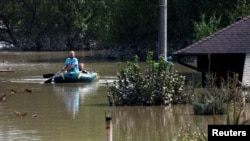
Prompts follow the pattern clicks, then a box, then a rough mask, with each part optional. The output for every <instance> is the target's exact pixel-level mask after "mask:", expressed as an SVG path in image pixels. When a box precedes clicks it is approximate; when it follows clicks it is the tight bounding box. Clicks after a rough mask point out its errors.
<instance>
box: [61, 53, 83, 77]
mask: <svg viewBox="0 0 250 141" xmlns="http://www.w3.org/2000/svg"><path fill="white" fill-rule="evenodd" d="M61 71H62V72H64V71H67V72H79V68H78V59H77V58H76V57H75V51H70V52H69V57H68V58H66V60H65V63H64V66H63V67H62V69H61Z"/></svg>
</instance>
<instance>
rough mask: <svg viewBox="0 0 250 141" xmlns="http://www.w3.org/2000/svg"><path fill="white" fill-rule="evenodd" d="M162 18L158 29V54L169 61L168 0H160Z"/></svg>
mask: <svg viewBox="0 0 250 141" xmlns="http://www.w3.org/2000/svg"><path fill="white" fill-rule="evenodd" d="M159 1H160V4H159V7H160V20H159V31H158V55H160V56H162V57H163V58H164V60H166V61H167V0H159Z"/></svg>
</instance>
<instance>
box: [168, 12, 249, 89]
mask: <svg viewBox="0 0 250 141" xmlns="http://www.w3.org/2000/svg"><path fill="white" fill-rule="evenodd" d="M173 55H174V57H175V58H176V59H177V61H178V62H179V63H180V64H182V65H185V66H187V67H190V68H192V69H195V70H197V71H200V72H201V73H202V84H203V86H204V85H205V80H206V78H205V75H206V73H207V72H208V71H210V72H211V73H213V74H214V75H216V77H217V80H218V81H217V82H216V83H217V84H218V85H219V84H220V82H221V81H220V80H221V78H224V80H227V74H235V73H237V74H238V75H239V80H240V81H241V82H242V84H243V85H245V86H250V16H248V17H245V18H242V19H240V20H238V21H236V22H235V23H234V24H232V25H230V26H227V27H225V28H223V29H222V30H220V31H218V32H216V33H214V34H212V35H210V36H208V37H206V38H204V39H202V40H200V41H198V42H196V43H194V44H191V45H189V46H187V47H185V48H183V49H180V50H177V51H176V52H174V53H173ZM188 56H191V57H196V59H197V65H196V66H192V65H189V64H187V63H185V62H184V61H183V58H186V57H188Z"/></svg>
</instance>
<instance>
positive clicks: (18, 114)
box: [14, 111, 27, 117]
mask: <svg viewBox="0 0 250 141" xmlns="http://www.w3.org/2000/svg"><path fill="white" fill-rule="evenodd" d="M14 113H15V114H16V116H18V117H23V116H26V115H27V113H26V112H18V111H15V112H14Z"/></svg>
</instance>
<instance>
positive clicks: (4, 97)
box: [0, 93, 7, 102]
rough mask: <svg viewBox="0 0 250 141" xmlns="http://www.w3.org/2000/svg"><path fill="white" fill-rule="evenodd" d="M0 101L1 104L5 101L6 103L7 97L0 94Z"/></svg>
mask: <svg viewBox="0 0 250 141" xmlns="http://www.w3.org/2000/svg"><path fill="white" fill-rule="evenodd" d="M0 101H1V102H6V101H7V96H6V94H4V93H1V94H0Z"/></svg>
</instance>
